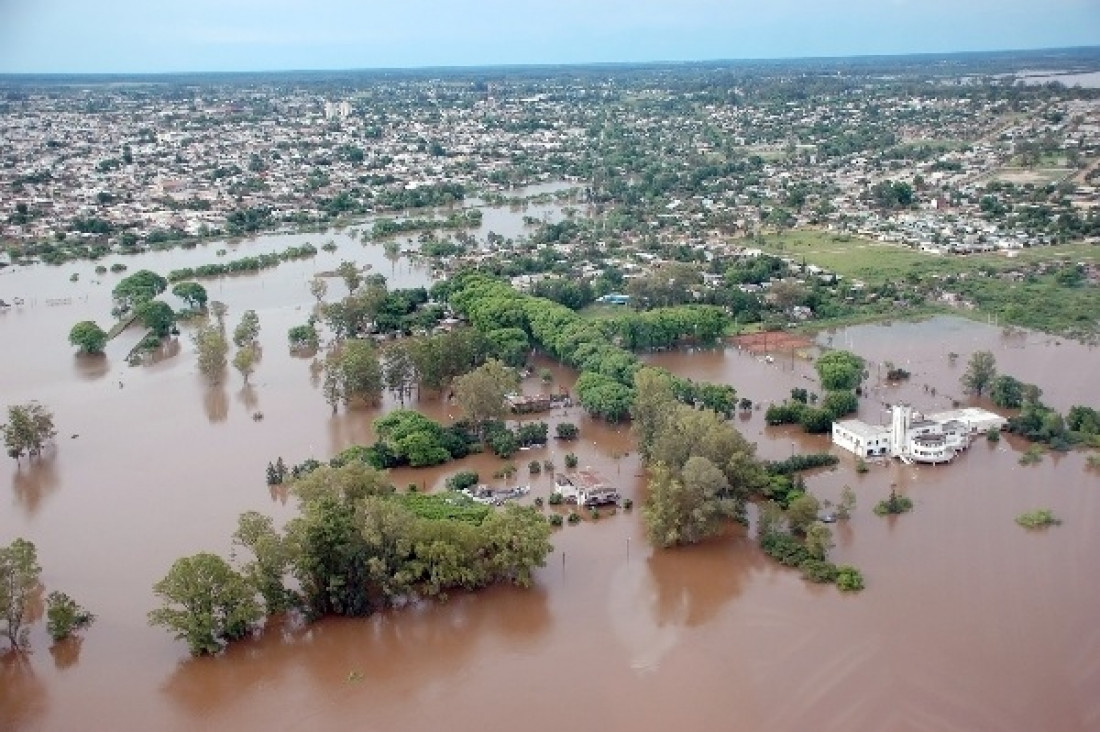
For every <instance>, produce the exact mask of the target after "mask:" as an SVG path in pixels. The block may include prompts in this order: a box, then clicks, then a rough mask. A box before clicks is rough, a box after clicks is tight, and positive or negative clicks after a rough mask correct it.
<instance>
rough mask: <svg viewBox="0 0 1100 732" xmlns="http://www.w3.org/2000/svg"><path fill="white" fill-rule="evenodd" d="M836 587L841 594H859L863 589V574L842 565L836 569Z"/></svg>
mask: <svg viewBox="0 0 1100 732" xmlns="http://www.w3.org/2000/svg"><path fill="white" fill-rule="evenodd" d="M836 586H837V589H838V590H840V591H841V592H859V591H860V590H862V589H863V574H862V573H861V572H860V571H859V570H858V569H856V568H855V567H853V566H851V565H848V564H842V565H840V566H839V567H837V568H836Z"/></svg>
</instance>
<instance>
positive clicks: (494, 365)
mask: <svg viewBox="0 0 1100 732" xmlns="http://www.w3.org/2000/svg"><path fill="white" fill-rule="evenodd" d="M453 388H454V395H455V400H456V401H457V402H458V405H459V406H460V407H461V408H462V412H463V414H465V415H466V418H467V419H469V420H470V421H471V422H473V423H474V424H476V425H478V426H479V427H480V426H481V425H483V424H484V423H485V422H486V421H488V420H492V419H500V418H501V417H503V416H504V414H505V409H506V406H505V401H504V397H505V395H507V394H509V393H511V392H514V391H515V390H516V389H518V388H519V375H518V374H517V373H516V372H515V369H512V368H510V367H508V366H505V365H504V364H503V363H501V362H500V361H497V360H496V359H492V358H491V359H489V360H488V361H486V362H485V363H484V364H482V365H481V366H479V367H478V368H476V369H474V370H473V371H471V372H470V373H468V374H464V375H462V376H460V377H458V378H457V379H455V380H454V387H453Z"/></svg>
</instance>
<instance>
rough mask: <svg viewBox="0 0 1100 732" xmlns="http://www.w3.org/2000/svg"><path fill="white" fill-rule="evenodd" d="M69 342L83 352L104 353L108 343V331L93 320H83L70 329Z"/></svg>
mask: <svg viewBox="0 0 1100 732" xmlns="http://www.w3.org/2000/svg"><path fill="white" fill-rule="evenodd" d="M69 343H71V344H73V345H74V346H76V347H77V348H79V349H80V352H81V353H103V348H104V347H105V346H106V345H107V332H106V331H104V330H103V329H102V328H100V327H99V326H98V325H96V324H95V322H94V321H91V320H82V321H80V322H79V323H77V324H76V325H74V326H73V327H72V330H70V331H69Z"/></svg>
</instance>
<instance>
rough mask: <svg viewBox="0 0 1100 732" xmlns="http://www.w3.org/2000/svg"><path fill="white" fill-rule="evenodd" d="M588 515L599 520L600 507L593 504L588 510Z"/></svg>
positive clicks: (594, 519)
mask: <svg viewBox="0 0 1100 732" xmlns="http://www.w3.org/2000/svg"><path fill="white" fill-rule="evenodd" d="M589 515H590V516H592V520H593V521H599V520H600V509H598V508H596V507H595V506H593V507H592V510H591V511H590V512H589Z"/></svg>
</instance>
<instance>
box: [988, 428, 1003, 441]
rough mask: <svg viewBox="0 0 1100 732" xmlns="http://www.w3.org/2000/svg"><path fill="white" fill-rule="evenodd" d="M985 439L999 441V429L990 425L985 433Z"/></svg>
mask: <svg viewBox="0 0 1100 732" xmlns="http://www.w3.org/2000/svg"><path fill="white" fill-rule="evenodd" d="M985 439H987V440H989V441H990V442H1000V441H1001V431H1000V430H999V429H997V428H996V427H990V428H989V430H988V431H987V432H986V433H985Z"/></svg>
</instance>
